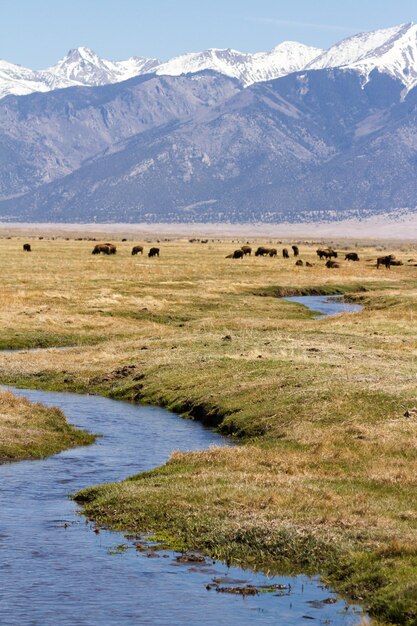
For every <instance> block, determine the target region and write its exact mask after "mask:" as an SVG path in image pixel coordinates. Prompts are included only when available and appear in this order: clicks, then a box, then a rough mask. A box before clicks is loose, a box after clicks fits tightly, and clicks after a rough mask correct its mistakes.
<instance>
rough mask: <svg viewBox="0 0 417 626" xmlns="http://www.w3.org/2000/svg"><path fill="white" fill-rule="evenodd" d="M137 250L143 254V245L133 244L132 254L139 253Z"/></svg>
mask: <svg viewBox="0 0 417 626" xmlns="http://www.w3.org/2000/svg"><path fill="white" fill-rule="evenodd" d="M139 252H140V254H143V246H133V248H132V255H135V254H139Z"/></svg>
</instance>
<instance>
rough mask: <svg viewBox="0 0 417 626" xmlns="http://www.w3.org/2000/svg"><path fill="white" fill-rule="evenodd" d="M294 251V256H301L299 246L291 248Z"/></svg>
mask: <svg viewBox="0 0 417 626" xmlns="http://www.w3.org/2000/svg"><path fill="white" fill-rule="evenodd" d="M291 248H292V251H293V252H294V256H298V255H299V254H300V250H299V249H298V246H291Z"/></svg>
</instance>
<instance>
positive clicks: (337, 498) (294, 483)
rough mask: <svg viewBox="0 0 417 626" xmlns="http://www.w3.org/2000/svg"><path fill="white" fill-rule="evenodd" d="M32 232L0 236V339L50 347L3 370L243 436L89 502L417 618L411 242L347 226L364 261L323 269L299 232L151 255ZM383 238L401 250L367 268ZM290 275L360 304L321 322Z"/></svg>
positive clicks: (90, 493) (106, 514)
mask: <svg viewBox="0 0 417 626" xmlns="http://www.w3.org/2000/svg"><path fill="white" fill-rule="evenodd" d="M109 240H111V238H109ZM24 241H26V240H25V239H22V238H12V239H1V240H0V261H1V267H2V268H3V275H2V282H1V286H0V320H1V325H2V329H3V333H2V338H1V348H2V349H13V348H20V349H22V348H29V347H47V348H48V349H47V350H41V351H36V352H31V353H28V352H25V351H20V352H16V353H10V352H9V353H5V352H4V353H3V354H1V355H0V382H2V383H10V384H16V385H20V386H27V387H38V388H43V389H62V390H64V389H68V390H71V391H79V392H90V393H91V392H92V391H93V392H95V393H101V394H103V395H109V396H112V397H115V398H124V399H131V400H135V401H141V402H146V403H152V404H159V405H163V406H167V407H169V408H171V409H173V410H176V411H179V412H182V413H185V414H188V415H189V416H192V417H195V418H197V419H202V420H204V421H205V422H206V423H208V424H212V425H216V426H217V427H218V428H219V429H220V430H222V431H223V432H225V433H229V434H230V435H232V436H234V437H235V438H236V440H240V441H242V445H241V446H239V447H235V448H230V449H213V450H210V451H208V452H202V453H192V454H175V455H174V456H173V457H172V459H171V460H170V461H169V463H168V464H167V465H166V466H164V467H162V468H159V469H156V470H154V471H153V472H149V473H147V474H144V475H141V476H137V477H134V478H133V479H131V480H128V481H125V482H123V483H121V484H119V485H110V486H101V487H93V488H91V489H89V490H86V491H84V492H82V494H81V495H80V496H79V498H80V499H82V500H83V503H84V506H85V510H86V513H87V515H88V516H90V517H93V518H95V519H96V520H98V522H100V523H103V524H106V525H111V526H114V527H116V528H119V529H129V530H133V531H148V532H154V533H156V534H157V536H158V537H160V538H163V539H164V540H165V541H166V542H167V543H168V545H175V546H180V547H184V548H185V547H187V548H193V549H199V550H202V551H205V552H208V553H210V554H212V555H215V556H218V557H221V558H223V559H225V560H236V561H237V562H239V563H242V564H246V565H251V566H253V567H258V568H259V567H262V568H264V569H265V570H270V571H272V570H277V569H283V568H286V569H288V568H290V569H301V570H304V571H307V570H308V571H318V572H322V573H324V574H325V575H326V576H327V578H328V580H329V581H331V582H332V583H333V584H334V585H335V587H336V588H337V589H339V590H340V591H342V592H346V593H347V594H349V595H351V596H352V597H355V598H362V599H363V600H364V602H365V604H366V605H367V606H369V607H370V609H371V612H372V613H373V614H374V615H376V616H378V617H379V618H380V619H381V620H385V621H386V622H391V623H396V624H408V625H411V624H416V623H417V621H416V620H417V582H416V581H417V532H416V531H417V501H416V500H417V499H416V486H417V410H416V411H413V408H414V407H416V406H417V391H416V376H417V362H416V356H417V337H416V332H415V322H416V316H417V267H415V266H414V263H417V260H416V261H411V262H410V263H408V262H407V261H408V259H412V258H414V259H417V245H416V244H410V243H403V244H400V243H398V244H396V247H391V248H389V249H387V250H384V249H382V250H381V248H383V246H382V245H381V244H377V248H375V247H372V246H368V247H366V248H364V247H358V248H355V246H354V244H352V243H351V242H350V243H349V242H341V244H340V245H343V246H346V247H347V248H348V249H349V250H355V251H357V252H358V253H359V254H360V257H361V261H360V262H359V263H350V264H349V263H348V262H344V261H343V260H342V261H341V265H342V266H341V268H340V269H338V270H328V269H326V268H325V267H324V265H323V262H319V260H318V258H317V256H316V255H315V248H316V246H315V245H307V244H301V245H300V249H301V254H300V256H301V258H302V259H304V260H308V261H310V262H312V263H314V267H312V268H306V267H295V265H294V259H293V258H291V259H289V260H287V261H284V260H283V259H282V258H281V257H278V259H276V258H269V257H266V258H261V257H258V258H254V257H253V256H252V257H250V258H249V257H246V258H245V259H243V260H229V259H225V258H224V257H225V256H226V255H227V254H228V253H230V252H232V251H233V250H234V249H235V248H238V247H239V246H240V245H241V243H246V241H242V242H240V243H231V242H227V241H225V242H222V243H219V242H215V243H211V242H209V243H207V244H201V243H189V242H188V241H187V240H186V239H184V240H182V241H181V240H173V241H169V242H161V243H160V244H157V245H159V247H160V248H161V257H160V258H153V259H148V258H147V257H146V256H143V257H141V256H138V257H132V256H131V255H130V249H131V246H132V242H124V243H120V241H119V242H118V241H116V240H114V243H116V244H117V247H118V253H117V254H116V255H115V256H93V255H91V249H92V246H93V244H92V242H88V241H72V240H70V241H66V240H64V239H56V240H54V241H50V240H47V239H43V240H38V239H37V238H33V239H31V240H28V241H30V243H31V244H32V248H33V252H31V253H24V252H23V251H22V244H23V243H24ZM137 243H141V242H140V241H138V242H137ZM259 243H265V244H268V240H264V241H259ZM255 245H256V244H255ZM274 245H275V247H278V248H279V249H280V248H281V247H282V245H281V244H279V245H278V244H277V243H276V240H275V241H274ZM148 247H149V244H148V245H147V246H146V248H148ZM287 247H288V246H287ZM338 249H339V251H340V249H341V248H340V246H339V248H338ZM391 252H393V253H394V254H396V255H397V256H398V257H399V258H401V259H402V260H403V261H404V265H403V266H401V267H393V268H391V270H385V269H379V270H377V269H376V268H375V259H376V257H377V256H379V255H381V254H388V253H391ZM367 259H369V260H367ZM299 293H300V294H301V293H303V294H308V293H345V294H348V297H349V298H352V299H354V300H355V301H358V302H360V303H362V304H364V305H365V307H366V308H365V310H364V311H363V312H362V313H360V314H359V315H339V316H337V317H334V318H329V319H324V320H315V319H314V316H313V314H312V313H310V312H308V311H307V310H306V309H305V308H304V307H301V306H300V305H297V304H294V303H289V302H285V301H283V300H280V299H279V298H277V296H279V295H284V294H294V295H295V294H299ZM53 346H74V347H73V348H71V349H68V350H62V351H60V350H56V349H54V347H53ZM407 410H408V413H407V417H405V416H404V413H405V412H406V411H407ZM122 427H123V424H121V428H122Z"/></svg>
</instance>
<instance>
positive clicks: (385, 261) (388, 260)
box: [376, 254, 395, 270]
mask: <svg viewBox="0 0 417 626" xmlns="http://www.w3.org/2000/svg"><path fill="white" fill-rule="evenodd" d="M394 259H395V256H394V255H393V254H388V255H387V256H380V257H378V258H377V260H376V269H379V266H380V265H385V268H386V269H387V270H389V269H390V268H391V265H392V262H393V261H394Z"/></svg>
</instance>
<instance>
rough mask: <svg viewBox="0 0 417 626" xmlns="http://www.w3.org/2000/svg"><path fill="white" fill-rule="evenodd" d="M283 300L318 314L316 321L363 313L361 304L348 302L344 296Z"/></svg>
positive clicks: (293, 297) (295, 297) (291, 297)
mask: <svg viewBox="0 0 417 626" xmlns="http://www.w3.org/2000/svg"><path fill="white" fill-rule="evenodd" d="M283 300H288V302H296V303H297V304H302V305H304V306H306V307H307V308H308V309H310V310H311V311H315V312H317V313H318V315H316V319H322V318H323V317H331V316H332V315H337V314H338V313H360V312H361V311H363V306H362V305H361V304H352V303H351V302H346V301H345V300H344V299H343V296H289V297H288V298H283Z"/></svg>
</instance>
